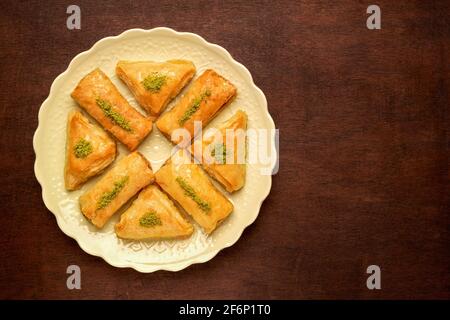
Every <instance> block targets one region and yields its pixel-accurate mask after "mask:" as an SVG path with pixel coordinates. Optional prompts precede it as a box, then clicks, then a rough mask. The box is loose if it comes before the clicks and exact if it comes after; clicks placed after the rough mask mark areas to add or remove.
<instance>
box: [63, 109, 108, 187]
mask: <svg viewBox="0 0 450 320" xmlns="http://www.w3.org/2000/svg"><path fill="white" fill-rule="evenodd" d="M115 157H116V143H115V141H114V140H113V139H112V138H111V137H110V136H109V135H108V134H107V133H106V132H105V131H104V130H103V129H101V128H100V127H98V126H96V125H94V124H93V123H91V122H89V120H88V119H87V118H86V117H85V116H83V115H82V114H81V112H79V111H72V112H71V113H70V114H69V118H68V120H67V142H66V166H65V170H64V180H65V185H66V189H67V190H75V189H78V188H79V187H80V186H81V185H82V184H83V183H85V182H86V181H87V180H88V179H89V178H90V177H92V176H95V175H97V174H99V173H100V172H101V171H103V169H105V168H106V167H107V166H109V165H110V164H111V162H113V161H114V159H115Z"/></svg>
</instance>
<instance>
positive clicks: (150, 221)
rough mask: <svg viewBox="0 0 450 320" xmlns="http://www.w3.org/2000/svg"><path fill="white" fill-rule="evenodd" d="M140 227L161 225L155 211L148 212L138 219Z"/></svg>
mask: <svg viewBox="0 0 450 320" xmlns="http://www.w3.org/2000/svg"><path fill="white" fill-rule="evenodd" d="M139 224H140V225H141V226H142V227H155V226H160V225H162V221H161V218H160V217H159V216H158V214H157V213H156V212H155V211H149V212H147V213H146V214H144V215H143V216H142V217H141V218H140V219H139Z"/></svg>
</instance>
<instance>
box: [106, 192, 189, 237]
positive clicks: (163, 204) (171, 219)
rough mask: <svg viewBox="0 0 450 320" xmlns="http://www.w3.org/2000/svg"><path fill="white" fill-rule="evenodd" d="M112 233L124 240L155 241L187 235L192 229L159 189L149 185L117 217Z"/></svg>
mask: <svg viewBox="0 0 450 320" xmlns="http://www.w3.org/2000/svg"><path fill="white" fill-rule="evenodd" d="M115 230H116V234H117V236H119V237H120V238H124V239H132V240H142V239H152V240H156V239H171V238H179V237H186V236H190V235H191V234H192V232H193V231H194V228H193V227H192V224H190V223H189V222H188V221H186V220H185V219H184V218H183V216H182V215H181V213H180V212H179V211H178V209H177V208H176V207H175V205H174V204H173V202H172V200H170V199H169V197H168V196H167V195H166V194H165V193H164V192H163V191H161V190H160V189H159V187H157V186H156V185H150V186H148V187H146V188H145V189H144V190H142V191H141V193H139V196H138V198H137V199H136V200H135V201H134V202H133V204H132V205H131V206H130V207H129V208H128V209H127V210H126V211H125V212H124V213H123V214H122V215H121V217H120V222H119V223H118V224H116V227H115Z"/></svg>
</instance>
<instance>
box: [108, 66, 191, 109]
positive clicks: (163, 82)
mask: <svg viewBox="0 0 450 320" xmlns="http://www.w3.org/2000/svg"><path fill="white" fill-rule="evenodd" d="M116 74H117V75H118V76H119V78H120V79H122V81H123V82H125V84H126V85H127V86H128V88H129V89H130V90H131V92H132V93H133V94H134V96H135V98H136V100H137V101H138V103H139V104H140V105H141V106H142V107H143V108H144V109H146V110H147V111H148V112H149V114H150V116H152V117H157V116H158V115H159V114H160V113H161V112H162V111H163V110H164V108H165V107H166V106H167V104H168V103H169V102H170V101H171V100H172V99H173V98H175V97H176V96H177V95H178V93H179V92H180V91H181V90H182V89H183V88H184V86H185V85H186V84H187V83H188V82H189V81H190V80H191V79H192V77H193V76H194V74H195V66H194V64H193V63H192V62H191V61H187V60H169V61H166V62H153V61H119V62H118V63H117V66H116Z"/></svg>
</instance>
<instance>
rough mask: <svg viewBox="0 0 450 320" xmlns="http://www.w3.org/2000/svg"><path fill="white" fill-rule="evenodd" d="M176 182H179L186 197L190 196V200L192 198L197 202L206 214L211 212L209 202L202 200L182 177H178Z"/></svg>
mask: <svg viewBox="0 0 450 320" xmlns="http://www.w3.org/2000/svg"><path fill="white" fill-rule="evenodd" d="M175 180H176V182H178V184H179V185H180V187H181V188H182V189H183V190H184V194H185V195H186V196H188V197H189V198H191V199H192V200H194V201H195V203H197V205H198V207H199V208H200V209H201V210H202V211H204V212H205V213H209V211H211V206H210V205H209V203H208V202H206V201H203V199H201V198H200V197H199V196H198V195H197V193H196V192H195V191H194V189H193V188H192V187H191V186H190V185H189V184H188V183H187V182H186V181H185V180H184V179H183V178H182V177H177V178H176V179H175Z"/></svg>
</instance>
